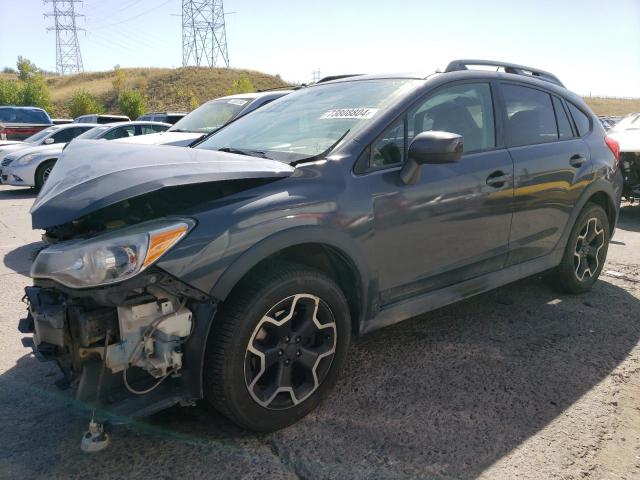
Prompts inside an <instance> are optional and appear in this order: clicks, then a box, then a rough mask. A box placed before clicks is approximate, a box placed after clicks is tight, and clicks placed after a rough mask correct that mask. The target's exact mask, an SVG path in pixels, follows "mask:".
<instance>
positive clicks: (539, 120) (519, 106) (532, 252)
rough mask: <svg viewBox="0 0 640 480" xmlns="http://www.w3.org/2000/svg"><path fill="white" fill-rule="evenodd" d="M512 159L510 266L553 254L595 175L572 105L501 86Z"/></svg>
mask: <svg viewBox="0 0 640 480" xmlns="http://www.w3.org/2000/svg"><path fill="white" fill-rule="evenodd" d="M501 91H502V95H503V99H504V106H505V110H504V112H503V115H504V118H505V125H506V135H507V136H506V138H507V142H508V146H509V153H510V155H511V157H512V158H513V164H514V181H515V190H514V214H513V223H512V227H511V237H510V245H509V246H510V252H509V261H508V263H509V264H510V265H511V264H517V263H521V262H524V261H527V260H532V259H534V258H538V257H541V256H543V255H546V254H548V253H550V252H551V251H553V250H554V249H555V248H556V247H557V246H558V241H559V239H560V237H561V235H562V233H563V231H564V228H565V226H566V225H567V221H568V220H569V216H570V214H571V211H572V210H573V208H574V205H575V204H576V202H577V200H578V198H579V196H580V194H581V192H582V190H583V189H584V188H585V187H586V185H588V183H589V181H590V177H591V175H592V163H591V158H590V153H589V149H588V147H587V145H586V143H585V142H584V141H583V140H582V139H581V138H579V135H578V134H577V132H576V129H575V125H574V124H573V122H571V121H570V117H569V115H568V113H567V105H566V103H565V101H564V100H563V99H561V98H560V97H558V96H556V95H555V94H553V93H552V92H548V91H546V90H543V89H539V88H534V87H531V86H529V85H526V86H525V85H522V84H517V83H502V84H501Z"/></svg>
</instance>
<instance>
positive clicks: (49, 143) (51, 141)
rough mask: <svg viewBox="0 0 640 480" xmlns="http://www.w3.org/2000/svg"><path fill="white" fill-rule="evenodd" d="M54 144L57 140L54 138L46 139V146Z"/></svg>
mask: <svg viewBox="0 0 640 480" xmlns="http://www.w3.org/2000/svg"><path fill="white" fill-rule="evenodd" d="M53 142H55V140H54V139H53V138H51V137H49V138H45V139H44V144H45V145H51V144H52V143H53Z"/></svg>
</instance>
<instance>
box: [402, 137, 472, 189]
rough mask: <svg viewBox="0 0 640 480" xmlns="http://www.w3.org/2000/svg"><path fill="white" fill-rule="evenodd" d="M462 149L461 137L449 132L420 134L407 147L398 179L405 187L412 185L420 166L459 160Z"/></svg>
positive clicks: (418, 176) (418, 173)
mask: <svg viewBox="0 0 640 480" xmlns="http://www.w3.org/2000/svg"><path fill="white" fill-rule="evenodd" d="M463 149H464V140H463V138H462V135H458V134H456V133H450V132H422V133H419V134H418V135H416V136H415V137H414V139H413V141H412V142H411V145H409V155H408V157H409V158H408V159H407V161H406V163H405V164H404V167H402V170H400V178H401V179H402V181H403V182H404V183H405V184H407V185H413V184H414V183H416V182H417V181H418V179H419V178H420V167H421V166H422V165H426V164H430V165H439V164H442V163H453V162H457V161H458V160H460V157H461V156H462V151H463Z"/></svg>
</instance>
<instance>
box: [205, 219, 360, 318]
mask: <svg viewBox="0 0 640 480" xmlns="http://www.w3.org/2000/svg"><path fill="white" fill-rule="evenodd" d="M305 243H314V244H322V245H327V246H329V247H332V248H334V249H336V250H337V251H339V252H340V253H341V254H342V255H343V256H344V257H345V259H346V260H347V261H349V262H350V263H351V264H352V266H353V267H354V268H355V270H356V273H357V274H358V276H359V277H360V285H361V291H360V292H359V293H360V298H362V299H364V298H365V297H366V295H365V292H364V288H365V286H366V285H368V284H369V272H368V268H367V263H366V262H365V260H364V258H363V256H362V254H361V253H360V252H359V250H358V249H357V248H356V245H355V243H354V242H353V240H352V239H351V237H349V236H348V235H347V234H345V233H343V232H341V231H339V230H334V229H331V228H328V227H322V226H299V227H293V228H289V229H287V230H283V231H280V232H277V233H275V234H273V235H271V236H269V237H267V238H265V239H263V240H261V241H260V242H258V243H256V244H255V245H254V246H253V247H251V248H250V249H248V250H247V251H245V252H244V253H243V254H242V255H241V256H240V257H239V258H237V259H236V260H235V261H234V262H233V263H232V264H231V265H230V266H229V267H228V268H227V269H226V270H225V271H224V273H223V274H222V275H221V276H220V278H219V279H218V281H217V282H216V283H215V284H214V285H213V287H212V288H211V295H212V296H213V297H215V298H217V299H220V300H224V299H225V298H226V297H227V295H229V292H231V290H232V289H233V287H234V286H235V285H236V284H237V283H238V282H239V281H240V279H241V278H242V277H243V276H244V275H246V274H247V273H248V272H249V271H250V270H251V269H252V268H253V267H255V266H256V265H257V264H258V263H259V262H261V261H262V260H264V259H265V258H268V257H270V256H271V255H274V254H275V253H277V252H279V251H281V250H284V249H285V248H288V247H293V246H296V245H303V244H305ZM361 311H364V310H361Z"/></svg>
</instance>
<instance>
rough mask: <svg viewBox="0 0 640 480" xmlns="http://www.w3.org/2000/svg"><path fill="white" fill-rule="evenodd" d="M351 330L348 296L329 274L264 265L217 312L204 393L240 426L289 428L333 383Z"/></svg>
mask: <svg viewBox="0 0 640 480" xmlns="http://www.w3.org/2000/svg"><path fill="white" fill-rule="evenodd" d="M350 336H351V319H350V315H349V306H348V304H347V300H346V299H345V296H344V294H343V293H342V291H341V290H340V289H339V288H338V286H337V285H336V284H335V283H334V282H333V280H331V279H330V278H329V277H327V276H326V275H324V274H323V273H321V272H319V271H317V270H314V269H311V268H308V267H305V266H301V265H296V264H273V263H272V264H270V265H267V266H265V267H264V268H259V269H258V270H257V271H255V272H252V273H250V274H249V275H248V277H246V278H245V279H243V280H242V281H241V283H240V284H239V285H238V286H237V287H236V288H235V289H234V290H233V291H232V292H231V294H230V295H229V297H228V298H227V299H226V300H225V301H224V304H223V305H222V307H221V310H220V311H219V312H218V314H217V315H216V319H215V321H214V324H213V327H212V331H211V334H210V335H209V341H208V345H207V350H206V353H205V363H204V372H203V377H204V388H205V398H206V399H207V400H208V401H209V402H210V403H211V404H212V405H213V406H214V407H215V408H216V410H218V411H219V412H220V413H222V414H223V415H225V416H226V417H228V418H229V419H231V420H232V421H233V422H235V423H236V424H237V425H239V426H241V427H243V428H246V429H249V430H254V431H259V432H271V431H274V430H278V429H281V428H284V427H286V426H288V425H291V424H292V423H295V422H297V421H298V420H300V419H301V418H303V417H304V416H305V415H307V414H308V413H309V412H311V411H312V410H313V409H315V408H316V407H317V406H318V404H319V403H320V402H321V400H322V398H323V397H324V396H325V395H326V393H327V392H328V391H329V390H330V389H331V388H332V387H333V386H334V385H335V383H336V381H337V379H338V376H339V374H340V371H341V370H342V368H343V366H344V363H345V360H346V357H347V350H348V346H349V342H350Z"/></svg>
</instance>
